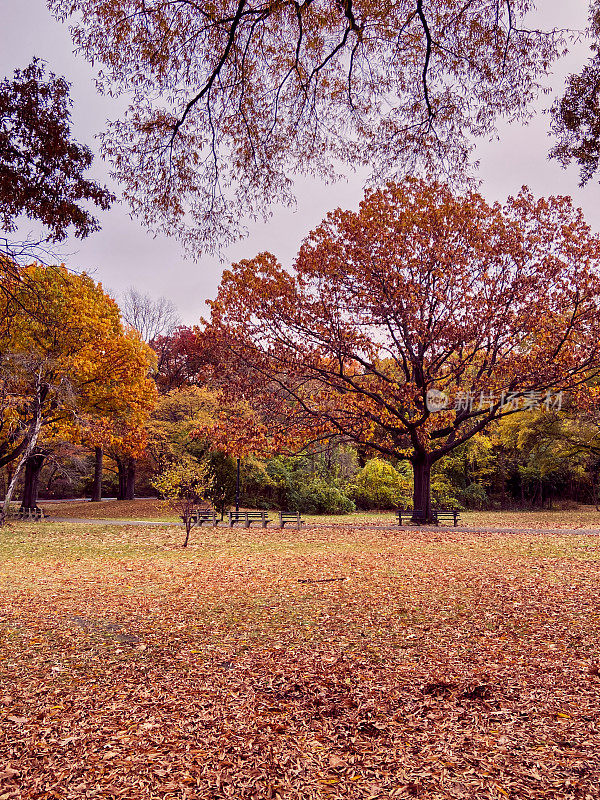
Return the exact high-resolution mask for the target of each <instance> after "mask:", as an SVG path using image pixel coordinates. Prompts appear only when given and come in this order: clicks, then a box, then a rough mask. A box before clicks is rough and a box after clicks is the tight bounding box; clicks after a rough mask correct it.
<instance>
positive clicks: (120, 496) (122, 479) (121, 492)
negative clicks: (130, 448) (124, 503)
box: [115, 458, 127, 500]
mask: <svg viewBox="0 0 600 800" xmlns="http://www.w3.org/2000/svg"><path fill="white" fill-rule="evenodd" d="M115 461H116V462H117V470H118V475H119V486H118V488H117V500H125V484H126V482H127V474H126V470H125V463H124V462H123V461H121V459H120V458H115Z"/></svg>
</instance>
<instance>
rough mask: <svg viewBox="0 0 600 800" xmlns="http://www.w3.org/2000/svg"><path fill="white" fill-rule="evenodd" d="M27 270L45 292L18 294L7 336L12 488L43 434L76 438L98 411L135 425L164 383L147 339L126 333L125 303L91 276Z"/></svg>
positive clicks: (2, 430) (2, 456)
mask: <svg viewBox="0 0 600 800" xmlns="http://www.w3.org/2000/svg"><path fill="white" fill-rule="evenodd" d="M25 272H26V273H27V277H28V279H29V280H31V281H32V282H35V284H36V286H37V290H38V291H37V292H36V293H35V296H36V297H41V296H43V298H44V305H43V314H39V313H36V314H32V313H30V311H29V308H28V303H29V301H30V299H31V295H30V294H29V293H28V292H27V291H23V294H22V295H19V294H18V293H17V294H16V295H15V297H14V303H15V304H16V306H17V310H16V312H15V315H14V318H13V319H14V324H13V325H11V326H10V328H9V329H8V331H7V333H6V335H5V337H4V338H3V339H2V340H1V341H0V352H1V353H2V354H3V356H2V360H1V362H0V399H1V401H2V407H1V408H0V465H4V464H9V463H11V462H13V461H16V462H17V467H16V469H15V470H14V471H13V478H12V481H11V484H10V485H9V489H8V491H7V493H6V497H5V504H4V509H5V511H6V509H7V508H8V503H9V502H10V497H11V494H12V493H13V491H14V488H15V486H16V481H17V479H18V477H19V474H20V472H21V470H22V469H23V467H25V465H26V463H27V461H28V459H29V458H30V457H31V456H32V455H34V453H35V450H36V447H37V445H38V443H39V442H40V441H42V439H43V437H50V438H52V437H54V438H60V437H61V436H62V437H65V438H76V437H78V436H81V435H82V431H83V430H84V429H85V428H86V425H87V421H88V420H89V418H90V417H98V418H102V417H106V416H114V415H120V416H124V417H126V418H127V421H128V423H129V424H132V423H133V421H134V420H135V419H137V418H138V417H141V416H144V415H147V414H148V413H149V410H150V409H151V408H152V406H153V403H154V396H155V393H156V390H155V388H154V384H153V382H152V380H151V379H150V378H149V376H148V373H149V370H150V366H151V363H152V356H151V352H150V350H149V348H148V347H147V345H145V344H144V343H142V342H141V341H140V339H139V337H138V336H137V335H136V334H133V333H132V332H125V331H124V330H123V328H122V325H121V322H120V314H119V309H118V307H117V305H116V303H115V302H114V300H112V299H111V298H110V297H109V296H108V295H106V294H105V293H104V291H103V289H102V287H101V286H100V285H99V284H97V283H95V282H94V281H93V280H92V279H91V278H90V277H89V276H88V275H85V274H82V275H73V274H71V273H69V272H68V271H67V269H66V268H65V267H44V266H40V265H33V266H31V267H28V268H27V269H26V270H25Z"/></svg>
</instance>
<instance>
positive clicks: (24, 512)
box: [6, 506, 50, 522]
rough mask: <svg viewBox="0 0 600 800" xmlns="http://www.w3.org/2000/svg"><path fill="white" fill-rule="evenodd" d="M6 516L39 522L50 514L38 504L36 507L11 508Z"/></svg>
mask: <svg viewBox="0 0 600 800" xmlns="http://www.w3.org/2000/svg"><path fill="white" fill-rule="evenodd" d="M6 516H7V517H12V518H13V519H27V520H31V521H32V522H39V521H40V520H42V519H48V517H49V516H50V515H49V514H47V513H46V512H45V511H44V509H43V508H40V507H39V506H36V507H35V508H14V509H13V508H11V509H9V511H8V514H7V515H6Z"/></svg>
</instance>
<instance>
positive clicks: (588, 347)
mask: <svg viewBox="0 0 600 800" xmlns="http://www.w3.org/2000/svg"><path fill="white" fill-rule="evenodd" d="M599 267H600V237H598V236H597V235H594V234H593V233H592V232H591V231H590V229H589V227H588V225H587V224H586V222H585V220H584V219H583V217H582V214H581V212H580V211H578V210H576V209H574V208H573V207H572V205H571V203H570V201H569V199H568V198H564V197H551V198H548V199H539V200H538V199H535V198H534V197H533V196H532V195H531V194H530V193H529V192H528V191H527V189H525V188H524V189H523V190H522V191H521V192H520V193H519V195H518V196H516V197H511V198H509V199H508V200H507V202H506V203H505V204H504V205H503V206H501V205H500V204H498V203H495V204H493V205H489V204H488V203H486V201H485V200H484V199H483V197H481V196H480V195H479V194H477V193H475V192H469V193H467V194H464V195H455V194H453V193H452V191H451V190H450V189H449V188H448V187H447V186H445V185H443V184H439V183H426V182H423V181H418V180H414V179H413V180H410V181H406V182H403V183H401V184H394V183H390V184H388V185H387V186H386V187H385V188H384V189H381V190H377V191H373V192H369V193H367V195H366V197H365V199H364V201H363V202H362V203H361V206H360V210H359V211H358V212H352V211H342V210H340V209H338V210H337V211H334V212H332V213H331V214H329V215H328V217H327V218H326V219H325V221H324V222H323V224H322V225H321V226H320V227H319V228H318V229H317V230H316V231H313V233H311V234H310V236H309V237H308V238H307V239H306V241H305V242H304V244H303V245H302V247H301V249H300V252H299V255H298V257H297V259H296V262H295V264H294V269H293V271H292V272H287V271H285V270H284V269H283V268H282V267H281V265H279V264H278V263H277V261H276V259H275V257H274V256H272V255H271V254H269V253H262V254H260V255H258V256H257V257H256V258H254V259H251V260H248V261H242V262H240V263H239V264H236V265H234V267H233V268H232V269H231V270H230V271H226V272H225V273H224V276H223V280H222V284H221V287H220V289H219V292H218V296H217V299H216V300H215V301H214V302H212V303H211V310H212V316H211V321H210V324H209V325H208V326H207V328H206V330H205V336H206V339H207V346H210V347H211V348H212V351H213V353H215V354H217V355H218V356H219V357H220V359H221V369H227V379H228V381H227V387H228V390H229V392H230V393H231V394H233V395H237V396H238V397H247V398H251V399H252V404H253V406H255V408H262V415H263V419H264V425H263V428H262V430H260V431H259V434H260V435H259V437H258V439H259V444H260V446H261V447H264V442H265V438H266V439H267V440H268V441H270V442H271V446H272V447H273V448H274V449H278V448H279V449H281V448H282V447H283V446H285V445H286V444H287V446H288V447H289V446H293V445H294V444H295V445H296V446H297V447H301V446H303V445H306V444H307V443H309V442H312V443H315V442H318V441H322V440H327V439H329V438H331V437H340V438H342V439H346V440H350V441H354V442H356V443H357V444H360V445H365V446H368V448H369V449H370V450H371V452H372V453H380V454H382V455H384V456H387V457H390V458H394V459H404V458H408V459H410V460H411V462H412V464H413V469H414V475H415V508H419V509H421V508H425V507H426V506H427V507H428V502H429V473H430V468H431V465H432V464H433V463H435V462H436V461H437V460H439V459H441V458H442V457H443V456H445V455H446V454H447V453H449V452H450V451H451V450H453V449H454V448H456V447H458V446H459V445H460V444H462V443H463V442H466V441H467V440H468V439H470V438H471V437H472V436H474V435H475V434H476V433H478V432H479V431H482V430H484V429H485V428H486V426H487V425H488V424H489V423H490V422H491V421H492V420H495V419H497V418H499V417H502V416H506V415H508V414H511V413H515V412H516V410H518V408H519V407H522V403H523V402H530V403H531V402H537V404H538V405H539V404H540V403H541V402H542V401H543V396H542V393H543V392H545V391H546V390H552V391H553V392H558V391H561V390H562V391H567V390H569V391H571V392H582V393H583V391H584V388H583V387H585V386H586V385H587V384H586V381H588V380H589V379H590V378H591V377H592V376H593V375H596V374H598V371H599V370H600V341H599V339H598V335H597V317H598V307H599V303H600V275H599ZM208 343H210V345H209V344H208ZM219 345H220V346H219ZM439 397H442V398H445V400H444V402H442V403H440V404H437V400H438V398H439ZM252 422H253V425H254V421H252ZM240 424H241V420H236V429H237V430H236V431H235V436H237V437H240V436H241V435H242V434H241V431H240V430H239V428H240ZM251 433H253V431H252V432H251ZM424 504H425V505H424Z"/></svg>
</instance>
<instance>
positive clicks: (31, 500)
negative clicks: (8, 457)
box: [21, 453, 46, 509]
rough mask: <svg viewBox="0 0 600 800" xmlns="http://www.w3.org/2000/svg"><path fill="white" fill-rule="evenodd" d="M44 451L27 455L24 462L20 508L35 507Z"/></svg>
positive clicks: (44, 456)
mask: <svg viewBox="0 0 600 800" xmlns="http://www.w3.org/2000/svg"><path fill="white" fill-rule="evenodd" d="M45 458H46V455H45V454H44V453H35V454H34V455H32V456H29V458H28V459H27V461H26V462H25V478H24V482H23V498H22V500H21V508H23V509H29V508H37V497H38V488H39V482H40V472H41V471H42V467H43V466H44V459H45Z"/></svg>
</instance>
